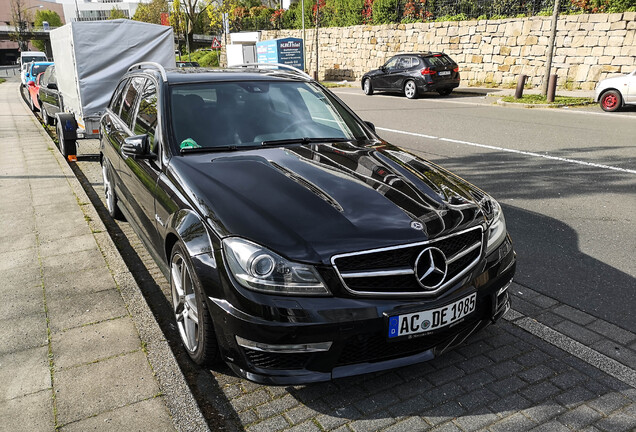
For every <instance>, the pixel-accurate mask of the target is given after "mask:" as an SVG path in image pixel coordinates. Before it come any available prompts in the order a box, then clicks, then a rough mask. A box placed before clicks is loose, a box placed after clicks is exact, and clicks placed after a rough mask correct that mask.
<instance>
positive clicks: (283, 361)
mask: <svg viewBox="0 0 636 432" xmlns="http://www.w3.org/2000/svg"><path fill="white" fill-rule="evenodd" d="M244 351H245V356H246V357H247V359H248V360H249V362H250V363H251V364H252V365H253V366H254V367H257V368H262V369H287V370H288V369H304V368H305V365H306V364H307V361H308V360H309V357H310V356H311V355H312V353H300V354H295V353H269V352H264V351H256V350H252V349H249V348H244Z"/></svg>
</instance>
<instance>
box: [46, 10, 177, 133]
mask: <svg viewBox="0 0 636 432" xmlns="http://www.w3.org/2000/svg"><path fill="white" fill-rule="evenodd" d="M50 34H51V48H52V51H53V61H54V62H55V68H56V75H57V85H58V89H59V91H60V93H61V94H62V99H63V102H64V110H65V111H70V112H73V113H74V114H75V116H76V119H77V121H78V122H79V123H80V125H81V126H83V124H84V122H85V121H86V119H88V118H99V117H100V116H101V114H102V113H103V112H104V110H105V108H106V106H107V105H108V102H109V101H110V97H111V95H112V94H113V91H114V90H115V86H116V85H117V82H118V81H119V79H120V78H121V77H122V75H123V74H124V73H126V71H127V70H128V68H129V67H130V66H132V65H133V64H135V63H139V62H156V63H159V64H161V65H162V66H163V67H165V68H169V67H171V68H174V67H176V64H175V56H174V36H173V33H172V27H169V26H160V25H156V24H148V23H143V22H138V21H132V20H128V19H117V20H110V21H79V22H71V23H69V24H66V25H64V26H62V27H59V28H57V29H55V30H52V31H51V33H50Z"/></svg>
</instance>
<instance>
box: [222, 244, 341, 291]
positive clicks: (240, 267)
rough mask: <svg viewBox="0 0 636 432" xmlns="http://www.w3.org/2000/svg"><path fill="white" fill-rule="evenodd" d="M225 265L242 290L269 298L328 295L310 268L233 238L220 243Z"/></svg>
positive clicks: (314, 270) (315, 272)
mask: <svg viewBox="0 0 636 432" xmlns="http://www.w3.org/2000/svg"><path fill="white" fill-rule="evenodd" d="M223 250H224V251H225V257H226V259H227V265H228V267H229V269H230V271H231V272H232V274H233V275H234V277H235V278H236V280H237V281H238V282H239V283H240V284H241V285H242V286H244V287H245V288H247V289H250V290H253V291H259V292H264V293H269V294H286V295H312V296H324V295H329V294H330V292H329V290H328V289H327V287H326V285H325V283H324V282H323V280H322V278H321V277H320V275H319V274H318V272H317V271H316V269H315V268H314V267H313V266H310V265H307V264H300V263H295V262H291V261H289V260H287V259H285V258H283V257H281V256H280V255H278V254H276V253H274V252H272V251H270V250H269V249H265V248H264V247H262V246H259V245H257V244H256V243H252V242H251V241H248V240H243V239H240V238H236V237H230V238H226V239H224V240H223Z"/></svg>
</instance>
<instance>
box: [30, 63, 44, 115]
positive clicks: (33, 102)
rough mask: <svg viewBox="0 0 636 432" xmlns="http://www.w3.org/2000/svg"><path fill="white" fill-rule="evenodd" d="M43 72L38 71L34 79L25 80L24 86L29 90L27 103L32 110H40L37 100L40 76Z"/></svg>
mask: <svg viewBox="0 0 636 432" xmlns="http://www.w3.org/2000/svg"><path fill="white" fill-rule="evenodd" d="M43 74H44V72H40V73H39V74H38V76H37V78H36V79H35V81H29V82H27V86H26V88H27V90H28V91H29V100H28V101H27V102H28V103H29V106H30V107H31V111H33V112H36V111H40V102H39V100H38V92H39V91H40V78H42V75H43Z"/></svg>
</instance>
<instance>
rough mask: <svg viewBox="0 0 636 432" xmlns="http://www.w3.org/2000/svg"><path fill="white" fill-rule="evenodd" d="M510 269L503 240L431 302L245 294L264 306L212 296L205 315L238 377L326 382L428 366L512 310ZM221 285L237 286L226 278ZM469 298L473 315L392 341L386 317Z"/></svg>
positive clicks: (513, 261) (507, 246)
mask: <svg viewBox="0 0 636 432" xmlns="http://www.w3.org/2000/svg"><path fill="white" fill-rule="evenodd" d="M515 267H516V257H515V253H514V251H513V250H512V245H511V243H510V240H509V238H508V239H507V240H506V241H505V242H504V243H503V244H502V246H500V248H499V249H498V250H496V251H494V252H493V253H492V254H491V255H490V256H489V257H488V258H483V259H482V260H481V261H480V262H479V263H478V264H477V265H476V266H475V268H474V269H473V270H472V271H471V272H469V273H468V274H467V276H466V277H465V278H464V279H463V280H462V281H461V282H460V283H458V284H457V285H455V286H453V287H451V288H450V289H448V290H446V291H445V292H444V293H442V294H440V295H439V296H438V297H436V298H434V299H421V298H419V299H395V298H392V299H375V298H371V299H370V298H359V297H352V296H351V297H324V298H309V297H306V298H303V297H293V298H292V297H289V298H287V297H281V296H267V295H262V294H256V293H251V292H250V293H248V295H249V296H250V297H251V302H252V303H254V304H258V303H259V302H260V306H261V307H256V308H255V307H253V305H252V307H245V308H242V309H239V308H238V307H237V305H236V301H228V300H226V299H219V298H213V297H209V298H208V308H209V310H210V313H211V316H212V319H213V321H214V327H215V330H216V332H217V339H218V341H219V347H220V350H221V354H222V356H223V358H224V360H225V361H226V362H227V363H228V365H229V366H230V368H231V369H232V370H233V371H234V372H235V373H236V374H237V375H239V376H242V377H244V378H247V379H249V380H251V381H255V382H258V383H263V384H271V385H295V384H303V383H309V382H319V381H329V380H331V379H336V378H342V377H347V376H352V375H359V374H364V373H370V372H376V371H381V370H386V369H393V368H397V367H402V366H407V365H411V364H415V363H419V362H423V361H427V360H430V359H432V358H434V357H436V356H438V355H440V354H442V353H444V352H446V351H448V350H450V349H452V348H453V347H455V346H457V345H459V344H461V343H462V342H463V341H464V340H466V339H467V338H468V337H469V336H470V335H472V334H474V333H475V332H477V331H478V330H480V329H482V328H484V327H486V326H487V325H489V324H490V323H493V322H495V321H497V320H498V319H499V318H500V317H501V316H502V315H503V314H504V313H505V312H506V311H507V310H508V309H509V307H510V297H509V295H508V292H507V288H508V287H509V286H510V283H511V282H512V278H513V276H514V272H515ZM224 283H228V284H232V285H233V284H234V283H233V281H232V280H230V279H228V280H227V281H224ZM230 289H236V290H239V291H240V290H241V288H240V287H236V286H232V287H230ZM473 292H476V293H477V300H476V309H475V311H474V312H473V313H472V314H470V315H468V316H466V317H465V318H463V319H462V320H460V321H459V322H456V323H455V324H453V326H452V327H445V328H443V329H440V330H439V331H437V332H431V333H430V334H426V333H422V334H420V335H414V336H405V337H402V338H398V339H397V340H395V341H393V340H391V341H389V339H388V317H389V316H394V315H398V314H405V313H410V312H417V311H422V310H430V309H434V308H437V307H440V306H444V305H447V304H449V303H452V302H454V301H456V300H458V299H460V298H463V297H465V296H467V295H469V294H470V293H473ZM247 310H249V312H248V311H247ZM237 337H238V341H237ZM325 348H327V349H325Z"/></svg>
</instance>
